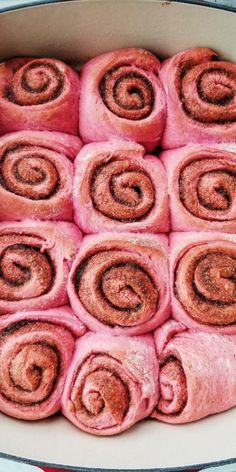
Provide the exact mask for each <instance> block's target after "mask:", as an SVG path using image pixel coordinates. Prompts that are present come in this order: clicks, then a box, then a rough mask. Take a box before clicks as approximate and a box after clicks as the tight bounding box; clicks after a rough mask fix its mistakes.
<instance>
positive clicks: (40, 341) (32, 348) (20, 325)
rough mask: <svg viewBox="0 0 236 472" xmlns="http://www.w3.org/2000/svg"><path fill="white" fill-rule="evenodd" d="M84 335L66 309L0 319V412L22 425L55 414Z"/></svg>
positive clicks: (76, 320) (82, 329) (82, 327)
mask: <svg viewBox="0 0 236 472" xmlns="http://www.w3.org/2000/svg"><path fill="white" fill-rule="evenodd" d="M84 332H85V327H84V326H83V324H82V323H80V322H79V320H78V319H77V318H76V317H75V316H74V315H73V314H72V311H71V309H70V308H69V307H62V308H56V309H51V310H45V311H35V312H18V313H15V314H14V315H10V316H9V315H7V316H3V317H1V320H0V411H2V412H4V413H6V414H7V415H9V416H13V417H14V418H20V419H24V420H39V419H42V418H46V417H47V416H50V415H52V414H53V413H55V412H56V411H58V410H59V409H60V406H61V395H62V391H63V386H64V383H65V379H66V375H67V371H68V369H69V366H70V363H71V359H72V354H73V351H74V345H75V339H76V338H77V337H79V336H81V335H83V334H84Z"/></svg>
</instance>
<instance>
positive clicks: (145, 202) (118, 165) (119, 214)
mask: <svg viewBox="0 0 236 472" xmlns="http://www.w3.org/2000/svg"><path fill="white" fill-rule="evenodd" d="M91 199H92V201H93V205H94V207H95V208H96V209H97V210H98V211H99V212H100V213H102V214H103V215H105V216H107V217H108V218H111V219H113V220H116V221H123V222H134V221H140V220H142V219H143V218H145V217H146V216H147V215H148V214H149V213H150V211H151V210H152V208H153V205H154V203H155V190H154V187H153V184H152V181H151V178H150V176H149V175H147V174H146V173H145V172H144V171H143V169H141V168H139V167H138V166H135V165H134V163H132V162H129V161H128V160H127V161H126V160H113V161H109V162H107V163H106V164H102V165H101V166H100V167H98V168H97V169H96V170H95V172H94V174H93V177H92V181H91Z"/></svg>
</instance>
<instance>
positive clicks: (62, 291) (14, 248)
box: [0, 220, 82, 314]
mask: <svg viewBox="0 0 236 472" xmlns="http://www.w3.org/2000/svg"><path fill="white" fill-rule="evenodd" d="M81 239H82V237H81V233H80V231H79V229H78V228H77V227H76V226H75V225H73V224H72V223H63V222H57V223H52V222H34V221H30V220H27V221H24V222H21V223H17V222H4V223H1V224H0V255H1V256H0V272H1V277H0V314H4V313H13V312H16V311H18V310H24V311H26V310H28V311H29V310H39V309H40V310H44V309H47V308H55V307H57V306H62V305H65V304H66V303H67V302H68V296H67V292H66V283H67V277H68V274H69V270H70V266H71V263H72V261H73V260H74V257H75V254H76V252H77V250H78V247H79V244H80V242H81Z"/></svg>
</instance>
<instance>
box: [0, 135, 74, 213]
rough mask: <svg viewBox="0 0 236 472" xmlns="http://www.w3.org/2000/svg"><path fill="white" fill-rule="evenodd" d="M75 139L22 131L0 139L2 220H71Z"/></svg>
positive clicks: (0, 205)
mask: <svg viewBox="0 0 236 472" xmlns="http://www.w3.org/2000/svg"><path fill="white" fill-rule="evenodd" d="M81 146H82V143H81V141H80V140H79V139H78V138H76V137H75V136H69V135H66V134H62V133H56V132H45V131H19V132H18V133H12V134H8V135H6V136H3V137H1V138H0V218H1V219H2V220H22V219H25V218H33V219H37V218H40V219H43V220H50V219H52V220H72V218H73V204H72V185H73V165H72V163H71V162H70V161H69V159H68V158H70V159H73V158H75V155H76V154H77V153H78V152H79V150H80V148H81Z"/></svg>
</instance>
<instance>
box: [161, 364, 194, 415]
mask: <svg viewBox="0 0 236 472" xmlns="http://www.w3.org/2000/svg"><path fill="white" fill-rule="evenodd" d="M159 378H160V391H161V395H160V399H159V402H158V404H157V410H158V411H159V412H161V413H162V414H163V415H180V414H181V413H182V411H183V410H184V408H185V406H186V403H187V400H188V393H187V383H186V377H185V373H184V370H183V367H182V364H181V362H180V361H179V360H178V359H176V358H175V357H174V356H170V357H168V358H167V359H165V361H164V362H163V364H162V365H161V367H160V377H159Z"/></svg>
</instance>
